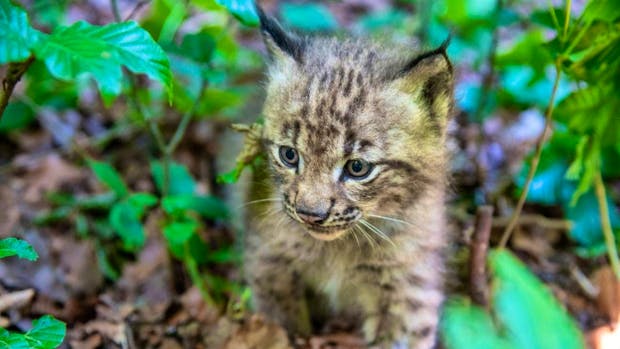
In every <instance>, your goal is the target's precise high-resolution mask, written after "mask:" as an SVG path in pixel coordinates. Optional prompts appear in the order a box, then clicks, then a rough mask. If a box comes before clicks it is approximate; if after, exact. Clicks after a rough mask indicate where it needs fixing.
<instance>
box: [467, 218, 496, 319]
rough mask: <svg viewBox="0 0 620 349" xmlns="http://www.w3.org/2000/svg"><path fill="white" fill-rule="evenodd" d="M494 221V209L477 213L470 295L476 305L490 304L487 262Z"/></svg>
mask: <svg viewBox="0 0 620 349" xmlns="http://www.w3.org/2000/svg"><path fill="white" fill-rule="evenodd" d="M492 221H493V207H492V206H480V207H478V211H477V212H476V229H475V230H474V235H473V237H472V242H471V246H470V253H471V255H470V257H469V294H470V296H471V299H472V301H473V302H474V303H476V304H478V305H481V306H483V307H486V306H487V304H488V289H487V274H486V260H487V252H488V250H489V237H490V236H491V225H492Z"/></svg>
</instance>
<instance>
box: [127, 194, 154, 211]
mask: <svg viewBox="0 0 620 349" xmlns="http://www.w3.org/2000/svg"><path fill="white" fill-rule="evenodd" d="M158 201H159V200H158V199H157V197H156V196H155V195H153V194H150V193H133V194H131V195H129V203H130V204H131V205H132V206H134V207H136V208H137V209H139V210H141V211H142V212H143V211H144V209H146V208H149V207H152V206H154V205H156V204H157V202H158Z"/></svg>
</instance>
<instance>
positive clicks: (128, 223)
mask: <svg viewBox="0 0 620 349" xmlns="http://www.w3.org/2000/svg"><path fill="white" fill-rule="evenodd" d="M142 214H143V212H141V211H140V209H139V208H138V207H136V206H134V205H132V204H131V203H130V202H129V201H121V202H119V203H117V204H116V205H114V206H112V210H111V211H110V216H109V220H110V225H111V226H112V228H113V229H114V230H115V231H116V232H117V234H118V235H119V236H120V237H121V239H122V240H123V247H124V248H125V249H127V250H128V251H136V250H138V249H139V248H140V247H142V246H143V245H144V242H145V241H146V235H145V233H144V228H143V227H142V222H141V218H142Z"/></svg>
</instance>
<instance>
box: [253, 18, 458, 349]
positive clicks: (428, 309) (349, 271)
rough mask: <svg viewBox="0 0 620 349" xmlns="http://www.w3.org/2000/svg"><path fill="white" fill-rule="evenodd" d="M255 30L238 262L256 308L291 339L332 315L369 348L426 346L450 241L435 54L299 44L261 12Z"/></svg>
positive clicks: (448, 99)
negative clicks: (256, 79)
mask: <svg viewBox="0 0 620 349" xmlns="http://www.w3.org/2000/svg"><path fill="white" fill-rule="evenodd" d="M259 12H260V11H259ZM261 29H262V31H263V34H264V37H265V42H266V44H267V46H268V49H269V52H270V56H271V62H270V66H269V71H268V82H267V85H266V87H267V97H266V101H265V105H264V110H263V115H264V117H265V123H264V127H263V134H262V138H263V146H264V152H265V154H266V155H267V161H266V165H265V166H264V168H262V169H258V170H257V171H255V173H254V182H253V183H254V184H253V188H252V197H251V200H253V201H254V202H255V205H252V206H251V207H252V209H251V211H250V216H249V231H248V232H247V239H246V254H245V274H246V278H247V280H248V282H249V284H250V286H251V288H252V291H253V295H254V303H255V306H256V308H257V310H258V311H260V312H263V313H265V314H267V315H268V316H269V317H271V318H272V319H274V320H276V321H278V322H280V323H281V324H282V325H283V326H285V327H286V328H287V329H288V330H289V332H290V333H291V334H294V333H297V334H302V335H307V334H309V333H310V332H311V331H312V326H311V324H312V323H314V324H317V323H320V322H321V321H324V320H325V319H328V318H329V317H330V316H334V315H336V314H338V315H341V316H346V317H348V318H349V319H350V320H351V322H352V323H356V324H359V328H360V331H361V332H362V333H363V336H364V338H365V339H366V340H367V341H368V343H369V345H376V346H377V347H379V348H431V347H432V346H433V345H434V343H435V332H436V327H437V323H438V317H439V309H440V306H441V303H442V300H443V290H442V285H443V280H442V273H443V258H442V250H443V248H444V246H445V244H446V241H445V240H446V235H447V234H446V232H445V230H446V227H445V219H444V213H445V205H444V191H445V187H446V177H447V175H446V174H447V163H448V157H447V155H446V151H445V146H444V143H445V130H446V124H447V122H448V117H449V113H450V110H451V105H452V89H453V86H452V85H453V76H452V68H451V66H450V63H449V61H448V59H447V56H446V54H445V48H446V47H445V46H446V45H442V46H441V47H440V48H438V49H436V50H433V51H429V52H423V53H417V54H416V52H410V51H411V50H410V49H409V48H406V47H394V46H384V45H380V44H376V43H372V42H367V41H363V40H359V39H355V40H354V39H348V40H337V39H333V38H302V37H298V36H296V35H294V34H291V33H287V32H285V31H284V30H283V29H282V28H281V27H280V26H279V24H278V23H277V22H276V21H275V20H273V19H271V18H269V17H267V16H265V15H264V14H263V13H262V12H261Z"/></svg>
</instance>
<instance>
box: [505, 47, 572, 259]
mask: <svg viewBox="0 0 620 349" xmlns="http://www.w3.org/2000/svg"><path fill="white" fill-rule="evenodd" d="M560 64H561V61H560V60H559V59H558V61H557V62H556V64H555V80H554V81H553V89H552V90H551V97H550V98H549V105H548V106H547V111H546V113H545V129H544V131H543V133H542V134H541V135H540V137H538V140H537V141H536V152H535V154H534V158H532V164H531V165H530V170H529V171H528V173H527V179H526V181H525V185H524V186H523V192H522V193H521V196H520V197H519V201H518V202H517V207H515V211H514V212H513V213H512V217H511V218H510V222H509V223H508V226H507V227H506V230H504V233H503V234H502V239H501V240H500V243H499V248H504V247H506V244H507V243H508V240H509V239H510V235H511V234H512V231H513V230H514V227H515V225H516V224H517V221H518V219H519V215H520V214H521V211H522V210H523V205H524V204H525V199H526V198H527V194H528V192H529V191H530V185H531V184H532V179H534V175H535V174H536V169H537V168H538V163H539V162H540V156H541V154H542V149H543V145H544V143H545V140H546V139H547V137H548V136H549V135H550V134H551V132H552V129H551V126H552V124H553V119H552V116H553V107H554V104H555V96H556V94H557V92H558V85H559V83H560V75H561V70H560V69H561V68H560Z"/></svg>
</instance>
